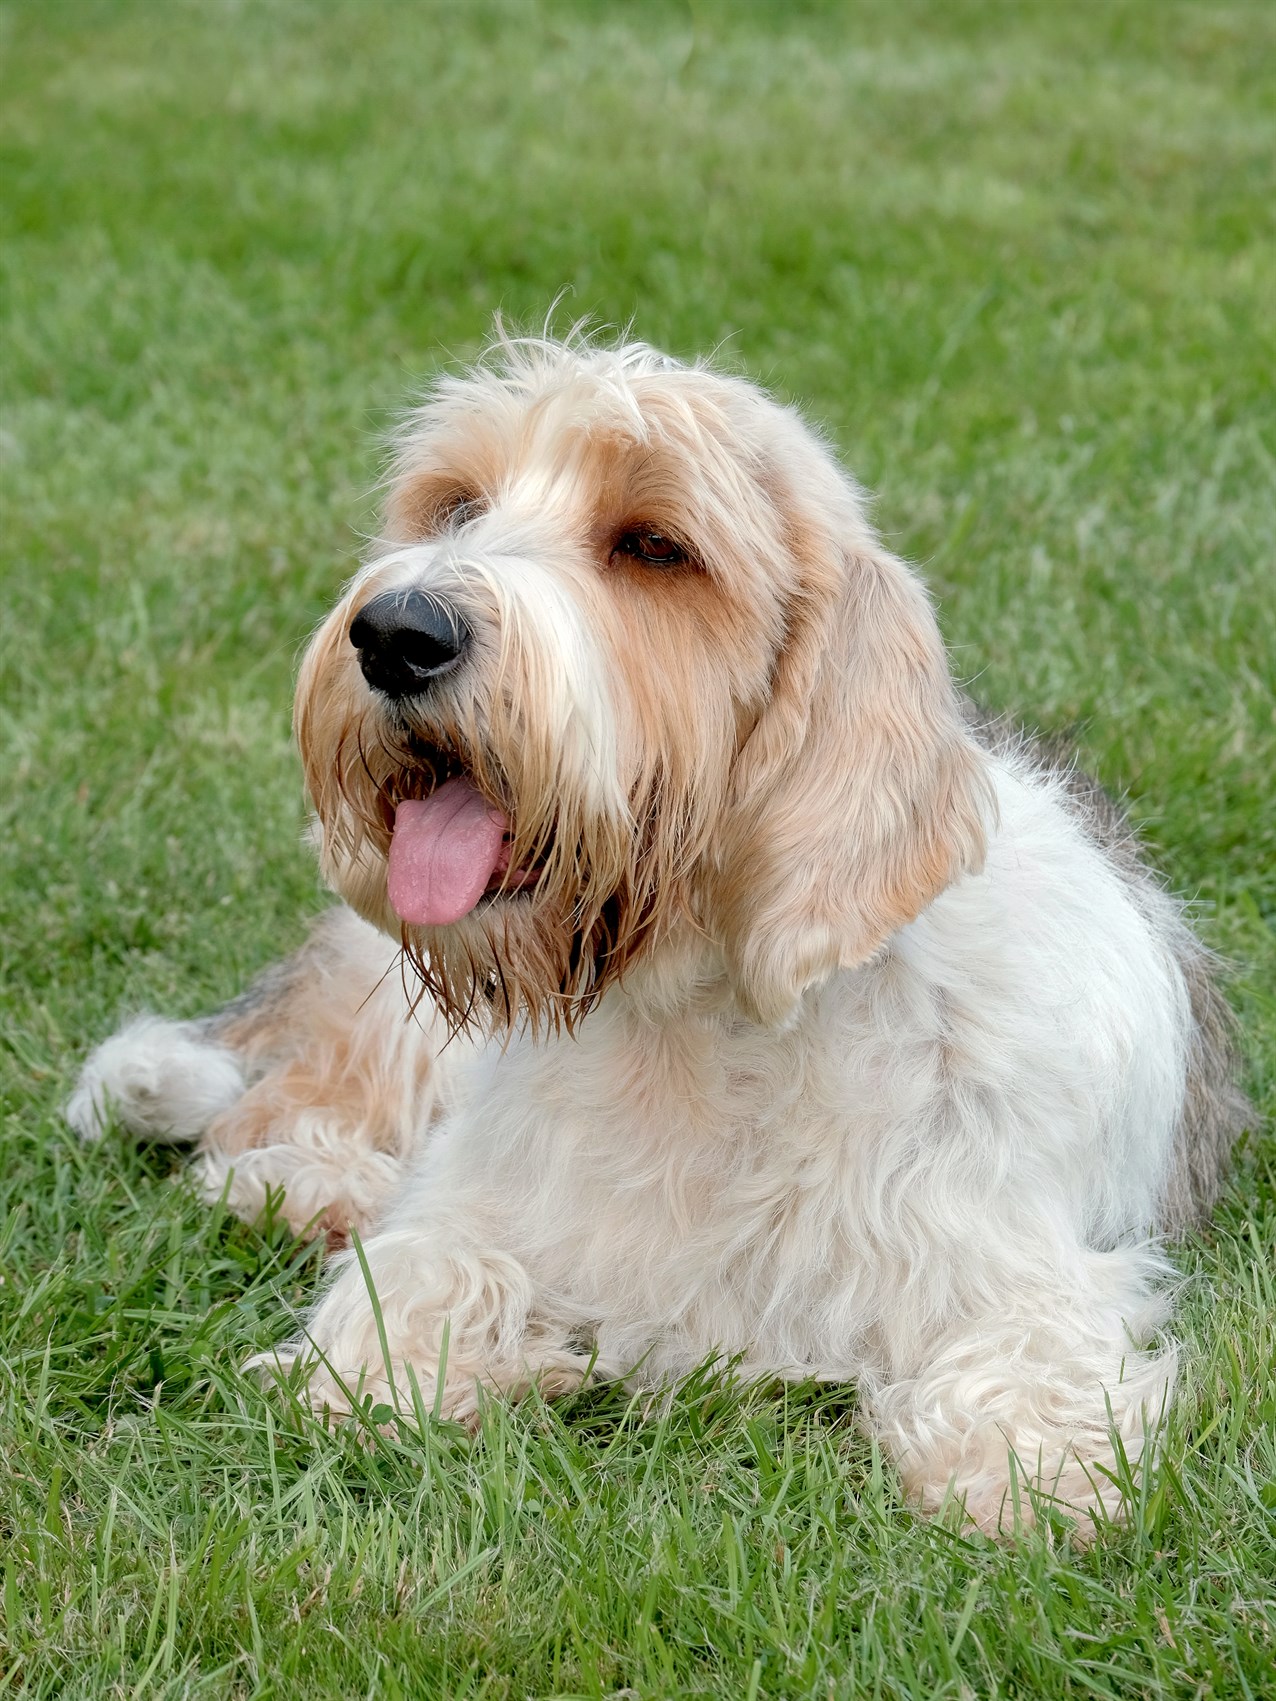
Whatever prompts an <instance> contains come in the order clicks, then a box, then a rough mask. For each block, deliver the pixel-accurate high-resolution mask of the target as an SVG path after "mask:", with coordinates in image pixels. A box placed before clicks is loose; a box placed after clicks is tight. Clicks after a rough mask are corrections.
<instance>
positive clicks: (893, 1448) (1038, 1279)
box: [864, 1230, 1175, 1540]
mask: <svg viewBox="0 0 1276 1701" xmlns="http://www.w3.org/2000/svg"><path fill="white" fill-rule="evenodd" d="M1042 1239H1043V1242H1044V1241H1045V1240H1046V1236H1045V1233H1044V1230H1043V1234H1042ZM1024 1245H1025V1241H1023V1240H1021V1241H1020V1246H1021V1249H1022V1247H1023V1246H1024ZM963 1274H964V1277H965V1278H966V1279H967V1280H969V1278H970V1277H971V1276H972V1274H976V1275H978V1276H979V1278H980V1286H981V1287H982V1289H983V1292H982V1295H981V1297H980V1298H976V1297H975V1296H974V1295H973V1294H972V1292H971V1291H970V1289H969V1287H967V1290H966V1292H965V1293H964V1294H962V1295H960V1296H959V1297H956V1296H955V1297H956V1303H957V1305H958V1306H959V1307H960V1310H961V1312H962V1313H963V1315H962V1316H961V1317H960V1320H952V1319H951V1314H950V1321H949V1322H947V1323H946V1324H945V1325H943V1326H942V1327H940V1328H938V1329H935V1328H933V1327H932V1328H927V1327H925V1326H923V1325H922V1324H921V1322H920V1318H919V1315H918V1314H917V1313H911V1314H910V1312H911V1308H909V1307H907V1306H903V1307H901V1308H900V1310H899V1312H898V1314H897V1316H896V1317H895V1319H894V1327H893V1338H892V1339H891V1340H890V1341H889V1342H888V1357H889V1358H890V1359H891V1360H893V1365H892V1368H891V1369H890V1370H888V1371H887V1373H886V1374H885V1375H884V1376H882V1377H881V1378H880V1379H876V1378H869V1379H867V1383H866V1386H865V1389H864V1392H865V1394H866V1395H867V1400H866V1405H867V1412H868V1416H869V1421H870V1424H871V1426H872V1428H873V1429H874V1431H875V1432H876V1433H877V1435H878V1436H879V1437H880V1439H881V1440H882V1442H883V1444H884V1445H885V1446H886V1447H887V1449H888V1450H889V1451H890V1452H891V1453H892V1454H893V1455H894V1458H895V1460H896V1463H897V1465H898V1466H899V1469H900V1474H901V1475H902V1477H903V1479H904V1485H905V1488H906V1489H907V1490H908V1492H909V1494H910V1496H911V1497H912V1498H914V1499H915V1500H917V1501H919V1502H920V1503H921V1504H922V1506H923V1507H924V1508H926V1509H927V1510H928V1511H935V1510H937V1509H938V1508H939V1507H940V1506H941V1505H943V1504H944V1503H945V1502H946V1501H948V1502H952V1503H954V1504H958V1505H960V1506H962V1507H963V1508H964V1513H965V1517H966V1519H967V1520H968V1521H969V1522H970V1523H972V1524H974V1525H976V1526H978V1527H979V1528H980V1529H982V1530H984V1531H986V1532H987V1533H989V1534H994V1535H995V1534H998V1533H1006V1532H1009V1531H1011V1530H1013V1529H1014V1527H1015V1526H1016V1524H1022V1525H1025V1526H1027V1525H1031V1524H1032V1523H1034V1522H1035V1521H1036V1518H1037V1514H1038V1511H1039V1510H1040V1509H1041V1508H1042V1507H1043V1505H1047V1504H1050V1505H1054V1506H1056V1507H1057V1508H1058V1509H1059V1510H1061V1511H1064V1512H1066V1513H1067V1514H1069V1515H1070V1516H1072V1517H1074V1518H1076V1519H1077V1520H1078V1531H1077V1534H1078V1536H1079V1537H1080V1538H1081V1539H1083V1540H1084V1539H1089V1538H1090V1537H1093V1535H1094V1534H1095V1531H1096V1528H1097V1527H1099V1526H1100V1525H1101V1524H1102V1523H1103V1522H1105V1521H1107V1520H1120V1519H1122V1518H1123V1517H1124V1515H1125V1512H1126V1506H1125V1501H1124V1497H1123V1487H1124V1485H1125V1484H1126V1483H1127V1482H1128V1478H1129V1470H1130V1467H1137V1466H1138V1464H1139V1463H1140V1461H1141V1460H1143V1461H1144V1462H1146V1450H1147V1446H1148V1443H1149V1439H1150V1437H1151V1435H1152V1433H1153V1432H1154V1430H1155V1427H1156V1425H1157V1423H1158V1422H1159V1420H1160V1419H1161V1417H1162V1416H1163V1414H1164V1411H1165V1408H1166V1406H1167V1404H1168V1401H1169V1398H1170V1394H1171V1390H1172V1387H1173V1382H1174V1371H1175V1354H1174V1350H1173V1348H1172V1347H1167V1348H1162V1349H1160V1350H1156V1349H1154V1350H1151V1351H1148V1350H1143V1343H1144V1342H1146V1341H1147V1339H1148V1337H1149V1335H1150V1334H1151V1333H1152V1331H1153V1330H1154V1329H1155V1328H1156V1326H1157V1325H1158V1324H1159V1323H1160V1322H1161V1321H1162V1319H1163V1316H1164V1312H1165V1303H1164V1300H1163V1298H1162V1296H1161V1294H1160V1292H1159V1291H1158V1289H1159V1282H1158V1277H1159V1275H1160V1265H1159V1260H1158V1259H1157V1257H1156V1255H1155V1254H1154V1253H1151V1252H1149V1251H1148V1250H1147V1249H1146V1248H1143V1247H1133V1246H1132V1247H1127V1248H1117V1249H1115V1250H1113V1251H1110V1252H1094V1251H1086V1250H1084V1249H1080V1248H1078V1249H1076V1252H1075V1255H1074V1256H1073V1257H1072V1258H1070V1259H1058V1258H1055V1259H1050V1260H1047V1259H1045V1258H1043V1259H1042V1260H1041V1262H1040V1264H1039V1266H1038V1268H1037V1269H1036V1270H1035V1272H1034V1271H1032V1270H1031V1269H1030V1268H1029V1267H1028V1266H1027V1265H1026V1264H1020V1265H1019V1266H1018V1267H1017V1268H1012V1267H1011V1261H1009V1260H1005V1259H1002V1260H998V1259H995V1258H991V1257H990V1258H988V1259H986V1260H980V1268H979V1269H978V1270H976V1269H975V1267H974V1264H973V1263H972V1262H968V1263H967V1266H966V1268H965V1270H964V1272H963Z"/></svg>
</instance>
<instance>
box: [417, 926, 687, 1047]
mask: <svg viewBox="0 0 1276 1701" xmlns="http://www.w3.org/2000/svg"><path fill="white" fill-rule="evenodd" d="M671 922H672V918H671V917H670V916H669V915H668V914H667V913H666V911H665V910H664V908H663V907H662V906H657V904H656V903H655V901H654V898H653V897H652V896H651V895H648V897H647V899H646V902H645V903H644V904H642V905H641V906H639V905H636V904H635V903H634V901H633V898H632V895H630V894H621V893H614V894H612V895H611V896H610V897H608V898H606V899H604V900H603V901H602V902H601V903H600V904H598V906H597V908H596V911H595V912H594V913H593V914H592V915H591V916H590V917H589V918H588V919H587V920H586V921H585V922H584V923H580V922H577V924H576V925H573V924H572V922H571V921H569V920H565V919H564V914H563V911H562V910H561V909H559V910H557V911H555V910H554V908H553V906H551V905H550V904H548V903H547V902H546V901H545V900H544V899H542V898H540V897H537V896H527V897H514V898H508V899H497V900H495V901H493V902H492V903H490V904H485V905H484V906H483V907H482V908H481V909H480V910H478V911H477V912H475V913H473V914H471V915H469V916H467V917H465V918H464V919H463V920H462V921H460V922H458V923H456V924H454V925H453V926H451V927H448V928H446V929H439V928H416V927H407V926H405V927H403V929H402V931H401V942H402V946H403V960H404V964H405V970H406V972H408V973H409V974H410V975H411V976H412V977H413V978H414V980H415V983H416V984H415V985H414V986H413V987H412V988H411V996H412V997H413V999H414V1000H416V1001H421V1000H427V1001H428V1004H429V1005H430V1006H432V1007H434V1008H436V1009H437V1010H438V1011H439V1013H440V1014H441V1016H442V1018H443V1020H444V1022H445V1023H446V1025H447V1027H448V1029H449V1031H451V1032H452V1033H460V1032H470V1033H473V1034H476V1035H481V1036H484V1037H494V1038H500V1037H502V1036H508V1035H509V1034H511V1033H513V1031H514V1030H515V1029H516V1028H517V1027H521V1026H524V1025H525V1026H526V1027H527V1029H528V1030H529V1031H530V1032H531V1033H532V1034H533V1035H546V1034H552V1033H573V1032H575V1030H576V1027H577V1025H578V1024H579V1023H580V1022H581V1021H582V1020H583V1018H584V1017H585V1016H586V1015H587V1014H588V1013H589V1011H590V1010H592V1009H593V1007H594V1005H595V1004H597V1002H598V1000H599V999H600V998H601V997H602V995H603V994H604V993H605V992H606V991H607V990H608V988H609V987H611V986H613V985H615V984H617V983H618V982H620V981H621V980H622V979H623V978H624V976H625V974H626V972H627V971H628V970H629V969H630V968H632V967H633V965H634V964H635V963H636V962H638V961H640V960H642V959H643V958H644V957H645V956H646V955H647V954H648V953H649V951H650V950H651V949H652V948H653V946H654V943H655V941H656V940H657V939H658V938H660V937H661V936H662V935H663V934H664V933H666V932H667V931H668V929H669V927H670V925H671Z"/></svg>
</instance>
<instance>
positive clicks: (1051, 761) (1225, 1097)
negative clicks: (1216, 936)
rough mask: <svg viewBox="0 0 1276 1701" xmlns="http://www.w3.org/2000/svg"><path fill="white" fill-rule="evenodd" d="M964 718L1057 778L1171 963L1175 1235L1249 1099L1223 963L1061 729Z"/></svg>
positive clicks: (1207, 1192)
mask: <svg viewBox="0 0 1276 1701" xmlns="http://www.w3.org/2000/svg"><path fill="white" fill-rule="evenodd" d="M966 708H967V720H968V722H969V724H970V726H971V729H972V731H973V732H974V735H975V737H976V738H977V739H978V740H979V742H980V743H981V744H983V745H984V746H985V748H986V749H989V750H1004V749H1007V748H1010V749H1014V750H1016V751H1018V752H1019V753H1020V755H1022V756H1025V757H1026V758H1027V759H1028V760H1029V761H1030V762H1032V763H1033V764H1034V765H1035V766H1036V767H1038V768H1039V769H1041V770H1042V771H1043V772H1044V773H1049V774H1051V775H1053V776H1054V778H1055V779H1056V780H1057V781H1058V783H1059V784H1060V785H1061V786H1062V788H1063V790H1064V792H1065V793H1066V795H1067V797H1068V798H1069V800H1070V801H1071V803H1072V805H1073V808H1074V809H1075V811H1076V814H1077V817H1078V819H1079V820H1080V821H1081V823H1082V825H1083V826H1084V828H1085V831H1086V832H1087V834H1088V835H1089V837H1090V838H1091V839H1092V840H1093V841H1094V843H1095V844H1096V845H1098V846H1099V848H1100V849H1101V850H1102V851H1103V852H1104V854H1105V855H1106V856H1107V857H1108V859H1109V861H1110V862H1111V863H1112V865H1113V867H1114V868H1116V870H1117V872H1118V873H1119V874H1120V876H1121V878H1122V879H1123V880H1124V881H1125V882H1126V884H1127V885H1128V886H1129V888H1130V895H1131V897H1132V898H1133V899H1134V901H1135V903H1137V904H1138V906H1139V908H1140V909H1141V910H1142V911H1143V913H1144V915H1145V916H1147V918H1148V920H1149V922H1151V924H1152V925H1153V926H1154V927H1155V928H1156V930H1157V932H1158V933H1160V935H1161V936H1162V938H1163V939H1164V941H1165V944H1166V947H1167V948H1168V950H1169V951H1170V953H1171V955H1172V956H1173V958H1174V960H1175V962H1176V963H1177V964H1178V968H1179V972H1180V974H1181V975H1182V976H1183V982H1184V985H1185V987H1186V989H1187V994H1188V1000H1189V1004H1190V1008H1191V1013H1192V1033H1191V1041H1190V1049H1189V1052H1188V1060H1187V1081H1186V1087H1185V1091H1184V1096H1183V1111H1182V1114H1181V1116H1180V1117H1179V1125H1178V1128H1177V1130H1176V1132H1175V1149H1174V1164H1173V1168H1172V1170H1171V1173H1170V1179H1169V1183H1168V1186H1167V1187H1166V1191H1165V1198H1164V1200H1163V1201H1162V1206H1161V1216H1160V1222H1159V1223H1158V1225H1157V1226H1158V1228H1159V1229H1160V1230H1161V1232H1162V1233H1164V1234H1167V1235H1181V1234H1184V1233H1186V1231H1187V1230H1188V1229H1190V1228H1192V1227H1193V1226H1194V1225H1196V1224H1198V1223H1201V1222H1203V1221H1204V1220H1205V1218H1206V1217H1207V1216H1208V1215H1209V1212H1210V1209H1211V1207H1212V1206H1213V1204H1214V1202H1215V1200H1216V1199H1217V1198H1218V1195H1219V1190H1220V1189H1221V1187H1222V1185H1223V1180H1224V1177H1225V1175H1226V1173H1227V1164H1228V1159H1229V1157H1230V1155H1231V1151H1232V1147H1233V1145H1234V1144H1235V1143H1236V1140H1237V1137H1238V1136H1239V1135H1240V1133H1241V1131H1242V1130H1243V1129H1244V1128H1245V1127H1246V1126H1247V1124H1248V1123H1249V1121H1250V1120H1251V1119H1252V1116H1253V1107H1252V1106H1251V1105H1250V1103H1249V1100H1248V1099H1247V1098H1246V1097H1245V1094H1244V1093H1243V1092H1242V1091H1241V1089H1240V1087H1239V1086H1238V1085H1237V1081H1236V1074H1237V1057H1236V1044H1235V1042H1236V1018H1235V1016H1234V1015H1233V1013H1232V1010H1231V1007H1230V1006H1229V1004H1228V1002H1227V1000H1226V999H1225V998H1224V996H1223V993H1222V988H1221V982H1222V979H1223V973H1224V969H1223V964H1222V962H1221V961H1220V959H1219V958H1218V957H1216V956H1215V954H1214V953H1213V952H1212V951H1210V950H1209V949H1208V948H1207V947H1206V946H1205V945H1203V944H1202V943H1201V941H1200V940H1199V939H1198V938H1197V936H1196V934H1195V933H1194V932H1193V930H1192V928H1191V926H1190V924H1189V921H1188V912H1187V909H1186V906H1185V905H1184V904H1183V903H1182V901H1181V900H1179V899H1176V898H1174V897H1173V896H1172V895H1171V894H1170V893H1168V892H1167V891H1166V889H1165V887H1164V884H1163V882H1162V880H1161V877H1160V876H1159V874H1158V873H1157V871H1156V870H1155V869H1154V868H1153V867H1152V866H1151V865H1150V864H1149V862H1148V861H1147V859H1146V856H1145V853H1144V850H1143V847H1142V845H1141V844H1140V843H1139V840H1138V837H1137V835H1136V833H1135V831H1134V828H1133V827H1132V826H1131V824H1130V819H1129V816H1128V815H1127V814H1126V812H1125V809H1124V808H1123V807H1122V805H1121V804H1120V803H1119V802H1118V801H1117V799H1116V798H1114V797H1113V796H1112V795H1111V793H1110V792H1108V791H1107V790H1105V788H1104V787H1103V786H1102V785H1101V784H1100V783H1099V781H1098V780H1096V779H1095V778H1094V777H1093V775H1091V774H1087V773H1086V772H1085V771H1084V770H1083V769H1082V768H1080V767H1078V765H1077V760H1076V753H1075V751H1074V750H1073V749H1072V747H1071V746H1070V745H1069V744H1068V743H1067V741H1066V740H1064V739H1061V738H1041V737H1036V736H1034V735H1033V734H1032V733H1030V732H1029V731H1027V730H1026V729H1025V728H1023V727H1021V726H1018V725H1016V724H1015V723H1014V722H1012V721H1010V720H1008V719H1005V718H1002V717H1000V716H991V715H987V714H985V713H984V712H983V711H982V710H981V709H980V708H978V707H977V706H976V705H975V704H973V703H967V706H966Z"/></svg>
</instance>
